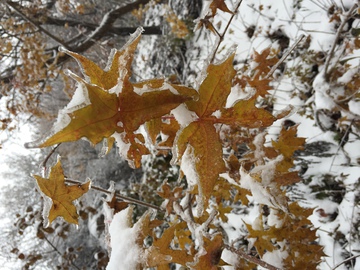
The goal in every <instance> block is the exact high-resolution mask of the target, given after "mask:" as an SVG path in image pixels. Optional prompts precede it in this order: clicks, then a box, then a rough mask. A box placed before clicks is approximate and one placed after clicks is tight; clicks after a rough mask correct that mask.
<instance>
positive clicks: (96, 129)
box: [39, 77, 123, 147]
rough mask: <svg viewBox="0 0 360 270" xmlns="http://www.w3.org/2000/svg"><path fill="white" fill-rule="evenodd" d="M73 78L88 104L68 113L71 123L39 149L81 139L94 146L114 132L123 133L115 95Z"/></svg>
mask: <svg viewBox="0 0 360 270" xmlns="http://www.w3.org/2000/svg"><path fill="white" fill-rule="evenodd" d="M74 78H76V79H77V80H78V82H79V83H81V84H82V85H83V87H84V90H86V91H87V95H88V98H89V101H90V104H89V105H87V106H85V107H83V108H80V109H78V110H76V111H74V112H72V113H69V114H68V115H69V117H70V119H71V122H70V123H69V124H68V125H67V126H66V127H65V128H63V129H61V130H60V131H58V132H57V133H55V134H54V135H52V136H51V137H50V138H48V139H46V140H45V141H44V142H43V143H41V144H40V145H39V147H47V146H51V145H54V144H58V143H61V142H69V141H77V140H79V139H81V138H83V137H86V138H88V139H89V141H90V142H91V143H92V144H94V145H95V144H97V143H99V142H101V141H102V140H103V139H104V138H108V137H110V136H111V135H112V134H114V132H115V131H117V132H122V131H123V129H122V128H120V127H119V126H118V122H119V121H120V115H119V111H118V107H119V100H118V97H117V95H116V94H110V93H108V92H107V91H104V90H103V89H102V88H100V87H98V86H96V85H93V84H88V83H86V82H85V81H83V80H82V79H81V78H79V77H74Z"/></svg>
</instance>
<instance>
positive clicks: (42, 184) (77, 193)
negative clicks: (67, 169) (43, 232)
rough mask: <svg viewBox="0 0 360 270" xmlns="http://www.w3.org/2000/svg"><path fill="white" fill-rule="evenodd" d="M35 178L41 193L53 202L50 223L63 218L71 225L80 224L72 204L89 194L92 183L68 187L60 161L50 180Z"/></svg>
mask: <svg viewBox="0 0 360 270" xmlns="http://www.w3.org/2000/svg"><path fill="white" fill-rule="evenodd" d="M34 178H35V179H36V182H37V184H38V186H39V188H40V190H41V192H42V193H44V195H46V196H47V197H49V198H50V199H51V200H52V206H51V209H50V211H49V216H48V219H49V223H51V222H53V220H54V219H55V218H57V217H59V216H61V217H63V218H64V219H65V220H66V221H67V222H69V223H74V224H78V214H77V212H76V207H75V206H74V205H73V203H72V202H73V201H74V200H76V199H78V198H80V197H81V196H82V195H83V194H84V193H86V192H88V190H89V188H90V181H88V182H86V183H85V184H82V185H73V186H68V185H66V184H65V178H64V173H63V169H62V167H61V163H60V159H59V160H58V162H57V163H56V165H55V166H54V167H52V169H51V171H50V175H49V178H48V179H46V178H42V177H41V176H38V175H34Z"/></svg>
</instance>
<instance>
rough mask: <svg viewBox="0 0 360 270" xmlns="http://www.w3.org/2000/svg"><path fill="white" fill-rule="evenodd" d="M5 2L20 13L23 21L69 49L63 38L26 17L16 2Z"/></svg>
mask: <svg viewBox="0 0 360 270" xmlns="http://www.w3.org/2000/svg"><path fill="white" fill-rule="evenodd" d="M5 4H6V5H7V6H9V7H11V8H12V9H14V10H15V11H16V13H18V14H19V15H20V17H22V18H23V19H24V20H25V21H28V22H29V23H31V24H32V25H33V26H34V27H35V28H36V29H38V30H39V31H40V32H42V33H44V34H45V35H47V36H48V37H49V38H51V39H52V40H54V41H55V42H56V43H58V44H59V45H61V46H63V47H64V48H66V49H68V50H69V49H70V47H69V46H68V45H67V44H66V42H65V41H64V40H61V39H59V38H58V37H56V36H55V35H53V34H51V33H50V32H49V31H47V30H46V29H45V28H44V27H42V26H41V25H39V24H38V23H37V22H36V21H34V20H33V19H31V18H30V17H28V16H27V15H25V14H24V13H23V12H22V11H21V9H20V8H18V6H17V4H15V3H13V2H11V1H5Z"/></svg>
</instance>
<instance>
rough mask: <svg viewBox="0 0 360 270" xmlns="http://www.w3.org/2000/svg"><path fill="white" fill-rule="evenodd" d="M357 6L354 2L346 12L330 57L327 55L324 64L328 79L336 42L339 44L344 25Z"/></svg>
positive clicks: (325, 74)
mask: <svg viewBox="0 0 360 270" xmlns="http://www.w3.org/2000/svg"><path fill="white" fill-rule="evenodd" d="M357 6H358V4H354V5H353V6H352V7H351V8H350V10H349V11H348V12H347V13H346V14H345V17H344V19H343V21H342V22H341V24H340V26H339V28H338V30H337V32H336V36H335V39H334V42H333V44H332V46H331V49H330V52H329V55H328V57H326V62H325V66H324V76H325V78H326V80H328V76H329V73H330V71H329V72H328V69H329V66H330V61H331V59H332V58H333V56H334V53H335V48H336V44H337V42H338V40H339V38H340V35H341V32H342V30H343V28H344V26H345V25H346V23H347V22H348V20H349V18H350V17H351V16H352V13H353V12H354V10H355V9H356V8H357Z"/></svg>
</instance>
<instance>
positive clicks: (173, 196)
mask: <svg viewBox="0 0 360 270" xmlns="http://www.w3.org/2000/svg"><path fill="white" fill-rule="evenodd" d="M182 191H183V188H182V187H175V188H174V190H171V187H170V185H169V184H168V183H167V181H165V182H164V183H163V184H162V185H161V191H158V192H157V193H158V194H159V196H160V197H162V198H164V199H167V200H168V201H167V203H166V207H165V208H166V213H167V214H168V215H169V214H170V213H171V212H172V210H173V203H174V202H175V201H177V200H179V199H180V198H181V197H182Z"/></svg>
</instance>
